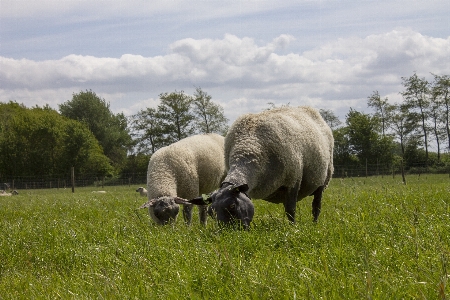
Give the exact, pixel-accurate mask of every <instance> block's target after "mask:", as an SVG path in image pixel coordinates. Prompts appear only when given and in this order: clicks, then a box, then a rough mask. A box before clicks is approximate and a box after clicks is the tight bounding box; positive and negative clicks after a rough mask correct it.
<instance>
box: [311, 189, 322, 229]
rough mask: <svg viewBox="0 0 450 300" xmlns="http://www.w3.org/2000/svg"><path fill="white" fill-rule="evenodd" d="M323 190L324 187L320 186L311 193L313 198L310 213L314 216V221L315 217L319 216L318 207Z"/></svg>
mask: <svg viewBox="0 0 450 300" xmlns="http://www.w3.org/2000/svg"><path fill="white" fill-rule="evenodd" d="M323 190H324V187H323V186H320V187H318V188H317V190H315V191H314V193H313V195H314V199H313V202H312V214H313V217H314V222H317V219H318V218H319V215H320V208H321V207H322V193H323Z"/></svg>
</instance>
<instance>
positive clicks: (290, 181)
mask: <svg viewBox="0 0 450 300" xmlns="http://www.w3.org/2000/svg"><path fill="white" fill-rule="evenodd" d="M332 152H333V136H332V133H331V129H330V128H329V127H328V125H327V124H326V123H325V121H324V120H323V119H322V117H321V116H320V114H319V113H318V112H317V111H316V110H314V109H312V108H309V107H288V108H279V109H272V110H268V111H264V112H262V113H259V114H247V115H244V116H242V117H240V118H238V119H237V120H236V121H235V123H233V125H232V126H231V128H230V130H229V132H228V135H227V137H226V139H225V157H226V158H227V159H226V163H227V168H230V169H235V170H239V172H241V173H246V174H245V175H243V176H245V177H247V178H249V179H250V181H252V182H248V183H249V185H250V189H251V190H250V192H249V194H250V196H252V197H255V198H260V199H263V198H266V197H268V196H269V195H271V194H272V193H274V192H275V191H276V190H277V189H278V188H280V187H282V186H284V187H292V186H294V185H295V182H296V181H297V180H298V179H300V178H301V179H302V190H301V192H300V194H299V198H303V197H305V196H307V195H309V193H310V192H312V191H311V189H313V188H314V189H315V188H317V186H320V185H323V184H324V183H325V182H326V183H328V181H327V174H329V173H330V168H331V169H332ZM249 158H250V159H249ZM243 162H245V163H244V164H243ZM247 167H248V169H249V170H247V171H246V170H245V169H246V168H247ZM242 169H244V171H242ZM250 169H253V170H250ZM328 180H329V179H328Z"/></svg>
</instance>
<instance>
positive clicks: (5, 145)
mask: <svg viewBox="0 0 450 300" xmlns="http://www.w3.org/2000/svg"><path fill="white" fill-rule="evenodd" d="M0 115H1V116H2V119H1V129H2V131H1V134H0V172H1V173H2V174H6V175H14V176H43V175H52V174H66V173H67V172H69V171H70V168H71V167H72V166H74V167H75V169H76V171H77V173H78V172H89V173H92V174H102V175H106V174H109V173H110V172H111V171H112V169H111V167H110V165H109V160H108V158H107V157H106V156H104V154H103V151H102V149H101V147H100V146H99V144H98V142H97V140H96V139H95V137H94V136H93V135H92V133H91V132H90V131H89V129H88V128H87V127H86V126H85V125H83V124H81V123H79V122H76V121H73V120H69V119H66V118H64V117H62V116H61V115H60V114H58V112H56V111H55V110H53V109H51V108H49V107H44V108H40V107H37V106H36V107H34V108H31V109H28V108H26V107H24V106H23V105H19V104H17V103H15V102H10V103H8V104H4V103H0Z"/></svg>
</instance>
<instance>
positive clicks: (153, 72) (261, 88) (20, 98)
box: [0, 0, 450, 123]
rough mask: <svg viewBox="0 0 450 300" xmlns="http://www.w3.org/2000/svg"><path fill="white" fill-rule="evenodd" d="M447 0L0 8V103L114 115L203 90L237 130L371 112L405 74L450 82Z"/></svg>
mask: <svg viewBox="0 0 450 300" xmlns="http://www.w3.org/2000/svg"><path fill="white" fill-rule="evenodd" d="M449 15H450V1H448V0H440V1H434V0H428V1H414V0H408V1H406V0H376V1H369V0H358V1H336V0H329V1H328V0H323V1H312V0H298V1H293V0H284V1H272V0H230V1H223V0H222V1H218V0H192V1H181V0H164V1H160V0H153V1H144V0H127V1H108V0H88V1H84V0H27V1H25V0H0V102H9V101H11V100H12V101H17V102H19V103H23V104H24V105H26V106H27V107H31V106H35V105H39V106H43V105H46V104H48V105H50V106H51V107H53V108H55V109H58V104H61V103H64V102H65V101H68V100H71V99H72V95H73V94H74V93H79V92H81V91H86V90H92V91H94V92H95V93H96V94H97V95H98V96H100V97H101V98H103V99H105V100H106V101H107V102H109V103H110V107H111V109H112V111H113V112H114V113H119V112H123V113H124V114H125V115H127V116H129V115H132V114H135V113H137V112H138V111H140V110H142V109H146V108H147V107H156V106H157V105H158V104H159V95H160V94H161V93H166V92H167V93H170V92H174V91H184V92H185V93H187V94H189V95H192V94H194V92H195V89H196V88H197V87H200V88H201V89H202V90H203V91H205V92H206V93H208V94H209V95H211V96H212V100H213V101H214V102H216V103H218V104H220V105H221V106H222V107H223V108H224V112H225V115H226V117H227V118H228V119H229V120H230V123H231V122H233V121H234V120H235V119H236V118H237V117H238V116H239V115H241V114H244V113H256V112H260V111H262V110H264V109H267V108H269V107H270V105H269V103H273V104H274V105H276V106H281V105H287V104H289V105H290V106H297V105H310V106H313V107H316V108H318V109H328V110H331V111H333V112H334V113H335V115H337V116H338V117H339V118H340V119H341V120H344V119H345V115H346V114H347V113H348V111H349V109H350V107H351V108H353V109H355V110H358V111H362V112H367V113H369V112H371V109H370V108H368V107H367V97H368V96H370V95H371V94H372V93H373V92H374V91H378V92H379V94H380V95H381V97H382V98H385V97H388V99H389V101H390V102H391V103H399V102H401V101H402V100H403V99H402V97H401V95H400V92H401V91H403V90H404V87H403V86H402V77H410V76H412V75H413V74H414V73H417V75H418V76H419V77H424V78H426V79H429V80H431V79H432V74H437V75H450V18H449Z"/></svg>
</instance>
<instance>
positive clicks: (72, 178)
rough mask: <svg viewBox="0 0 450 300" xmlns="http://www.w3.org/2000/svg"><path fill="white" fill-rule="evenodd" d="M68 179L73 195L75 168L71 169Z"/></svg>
mask: <svg viewBox="0 0 450 300" xmlns="http://www.w3.org/2000/svg"><path fill="white" fill-rule="evenodd" d="M70 178H71V180H72V193H75V168H74V167H72V169H71V172H70Z"/></svg>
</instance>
